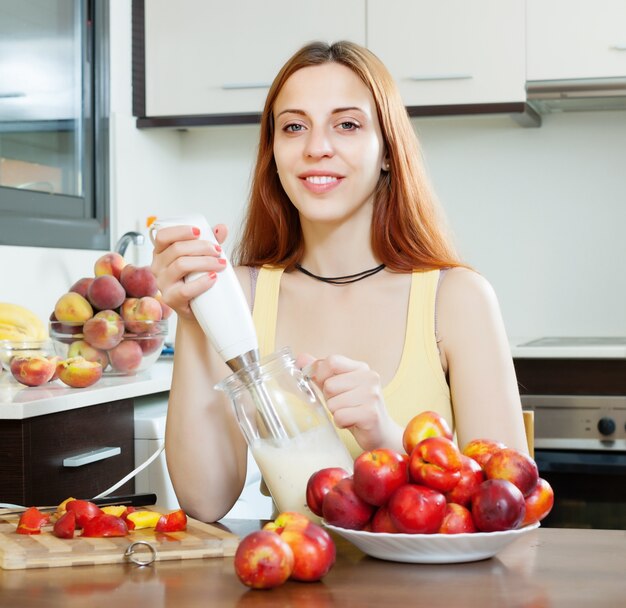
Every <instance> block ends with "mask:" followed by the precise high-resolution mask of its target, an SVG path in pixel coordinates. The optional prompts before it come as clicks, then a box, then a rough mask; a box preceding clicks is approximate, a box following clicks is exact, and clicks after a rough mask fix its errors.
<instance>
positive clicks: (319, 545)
mask: <svg viewBox="0 0 626 608" xmlns="http://www.w3.org/2000/svg"><path fill="white" fill-rule="evenodd" d="M277 533H278V534H279V535H280V537H281V538H282V539H283V540H284V541H286V543H287V544H288V545H289V546H290V547H291V550H292V551H293V556H294V564H293V571H292V573H291V577H290V578H292V579H293V580H296V581H305V582H313V581H319V580H320V579H321V578H323V577H324V576H326V574H328V572H329V570H330V569H331V568H332V567H333V564H334V563H335V555H336V550H335V543H334V542H333V540H332V539H331V538H330V536H329V534H328V532H326V530H324V529H323V528H322V527H321V526H318V525H317V524H314V523H313V522H307V523H306V525H304V526H302V525H300V524H297V525H291V526H290V525H287V526H285V527H283V528H280V529H279V530H277Z"/></svg>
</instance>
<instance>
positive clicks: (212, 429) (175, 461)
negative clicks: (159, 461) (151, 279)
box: [151, 225, 249, 521]
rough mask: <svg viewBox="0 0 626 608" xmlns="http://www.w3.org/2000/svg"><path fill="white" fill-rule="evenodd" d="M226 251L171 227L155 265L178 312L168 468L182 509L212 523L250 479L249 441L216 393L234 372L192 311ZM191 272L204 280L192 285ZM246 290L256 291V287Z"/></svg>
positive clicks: (160, 237)
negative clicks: (219, 384)
mask: <svg viewBox="0 0 626 608" xmlns="http://www.w3.org/2000/svg"><path fill="white" fill-rule="evenodd" d="M218 228H219V230H220V232H219V235H218V233H217V229H218ZM226 234H227V231H226V228H225V226H221V225H220V226H218V227H216V236H218V240H219V242H220V243H221V242H223V241H224V239H225V238H226ZM220 252H221V249H220V248H219V247H216V246H215V245H213V244H212V243H209V242H208V241H200V240H199V239H198V235H197V231H194V230H193V227H191V226H176V227H172V228H163V229H161V230H159V231H158V233H157V235H156V238H155V247H154V254H153V261H152V266H151V268H152V272H153V273H154V275H155V276H156V278H157V284H158V286H159V289H160V290H161V292H162V294H163V299H164V301H165V302H166V303H167V304H168V305H170V306H171V307H172V308H173V309H174V310H175V311H176V312H177V314H178V323H177V332H176V346H175V351H174V373H173V378H172V386H171V390H170V397H169V404H168V413H167V423H166V430H165V446H166V457H167V464H168V469H169V472H170V476H171V478H172V483H173V486H174V489H175V491H176V496H177V498H178V501H179V503H180V505H181V507H182V508H183V509H185V510H186V511H187V512H188V513H189V514H190V515H192V516H193V517H196V518H198V519H201V520H205V521H215V520H217V519H219V518H220V517H222V516H223V515H225V514H226V513H227V512H228V511H229V510H230V508H231V507H232V505H233V504H234V503H235V501H236V500H237V498H238V497H239V494H240V493H241V489H242V487H243V483H244V480H245V476H246V445H245V441H244V439H243V436H242V434H241V433H240V431H239V429H238V425H237V422H236V420H235V417H234V414H233V413H232V408H231V407H230V404H229V403H228V400H227V398H226V397H225V396H224V395H222V394H221V393H219V392H218V391H216V390H215V389H214V388H213V387H214V386H215V384H216V383H217V382H219V381H220V380H222V379H223V378H224V377H226V376H227V375H228V374H229V373H230V372H229V370H228V368H227V366H226V365H225V363H224V362H223V361H221V359H220V357H219V355H218V354H217V353H216V351H215V350H214V348H213V347H212V346H211V345H210V343H209V341H208V339H207V338H206V336H205V334H204V332H203V331H202V329H201V328H200V326H199V325H198V323H197V322H196V319H195V317H194V316H193V313H192V312H191V309H190V307H189V301H190V300H191V299H192V298H193V297H195V296H197V295H198V294H200V293H202V292H204V291H206V290H207V289H210V288H211V287H212V286H213V284H214V283H215V282H216V281H219V280H220V277H219V272H220V271H221V270H222V269H223V268H224V265H223V264H220V263H219V260H218V258H219V257H220ZM238 270H239V278H240V280H241V279H242V276H246V277H247V272H244V270H245V269H238ZM190 272H200V273H202V275H203V276H201V278H198V279H196V280H194V281H191V282H189V283H185V282H184V277H185V276H186V275H187V274H188V273H190ZM243 284H244V292H249V281H247V282H245V283H243ZM248 295H249V294H248Z"/></svg>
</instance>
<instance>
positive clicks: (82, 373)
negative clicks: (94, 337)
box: [57, 357, 102, 388]
mask: <svg viewBox="0 0 626 608" xmlns="http://www.w3.org/2000/svg"><path fill="white" fill-rule="evenodd" d="M57 373H58V376H59V380H60V381H61V382H63V384H67V386H71V387H72V388H85V387H87V386H91V385H92V384H95V383H96V382H98V380H100V378H102V365H100V363H98V362H96V361H87V359H84V358H83V357H72V358H70V359H64V360H63V361H59V363H58V365H57Z"/></svg>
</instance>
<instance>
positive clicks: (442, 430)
mask: <svg viewBox="0 0 626 608" xmlns="http://www.w3.org/2000/svg"><path fill="white" fill-rule="evenodd" d="M428 437H445V438H446V439H450V440H451V439H452V430H451V429H450V425H449V424H448V421H447V420H446V419H445V418H444V417H443V416H442V415H441V414H438V413H437V412H433V411H430V410H426V411H424V412H420V413H419V414H417V416H414V417H413V418H411V420H409V423H408V424H407V425H406V427H405V428H404V433H403V434H402V445H403V447H404V450H405V451H406V453H407V454H408V455H409V456H410V455H411V452H412V451H413V448H414V447H415V446H416V445H417V444H418V443H419V442H420V441H422V440H423V439H428Z"/></svg>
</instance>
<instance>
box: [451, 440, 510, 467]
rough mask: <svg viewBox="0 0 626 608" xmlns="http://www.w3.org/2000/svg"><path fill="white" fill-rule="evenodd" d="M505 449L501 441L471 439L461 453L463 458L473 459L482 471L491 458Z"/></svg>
mask: <svg viewBox="0 0 626 608" xmlns="http://www.w3.org/2000/svg"><path fill="white" fill-rule="evenodd" d="M505 447H506V446H505V445H504V444H503V443H502V442H501V441H495V440H493V439H472V441H470V442H469V443H468V444H467V445H466V446H465V447H464V448H463V450H462V452H463V454H465V456H469V457H470V458H473V459H474V460H475V461H476V462H477V463H478V464H479V465H480V466H481V467H482V468H483V469H484V468H485V465H486V464H487V461H488V460H489V459H490V458H491V456H492V455H493V454H494V453H495V452H497V451H498V450H501V449H503V448H505Z"/></svg>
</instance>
